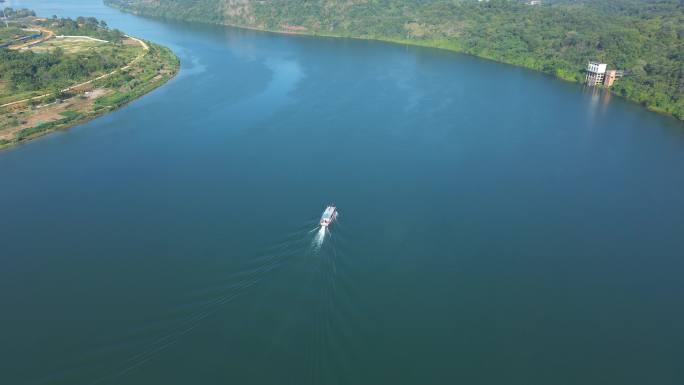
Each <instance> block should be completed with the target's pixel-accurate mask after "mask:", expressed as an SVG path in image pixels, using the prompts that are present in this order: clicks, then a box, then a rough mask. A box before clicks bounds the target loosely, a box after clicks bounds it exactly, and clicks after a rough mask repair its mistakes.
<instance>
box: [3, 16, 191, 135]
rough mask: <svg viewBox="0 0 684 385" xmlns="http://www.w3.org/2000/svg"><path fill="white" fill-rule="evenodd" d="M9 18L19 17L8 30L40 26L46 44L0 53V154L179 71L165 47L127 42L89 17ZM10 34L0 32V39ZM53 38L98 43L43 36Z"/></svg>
mask: <svg viewBox="0 0 684 385" xmlns="http://www.w3.org/2000/svg"><path fill="white" fill-rule="evenodd" d="M13 12H15V14H23V15H27V16H26V17H25V18H23V19H21V21H17V20H16V19H15V20H14V21H15V23H16V24H20V25H21V26H22V28H28V29H33V30H35V29H36V28H42V29H44V31H43V33H44V35H43V36H44V37H48V38H49V39H48V40H47V41H43V42H40V43H39V44H37V45H33V46H31V47H30V48H29V49H22V50H18V49H12V48H0V105H2V104H5V103H9V104H7V105H6V106H4V107H0V148H2V147H6V146H10V145H12V144H15V143H18V142H21V141H25V140H29V139H32V138H35V137H37V136H40V135H43V134H45V133H47V132H50V131H53V130H56V129H64V128H68V127H70V126H73V125H75V124H78V123H81V122H84V121H86V120H89V119H92V118H94V117H96V116H99V115H102V114H104V113H106V112H108V111H111V110H113V109H116V108H118V107H121V106H123V105H125V104H126V103H128V102H130V101H131V100H133V99H136V98H138V97H140V96H142V95H144V94H145V93H147V92H150V91H152V90H153V89H155V88H157V87H159V86H160V85H162V84H163V83H165V82H166V81H167V80H169V79H170V78H171V77H173V76H174V75H175V74H176V73H177V72H178V68H179V67H180V63H179V60H178V58H177V57H176V56H175V55H174V54H173V52H171V50H169V49H168V48H165V47H162V46H159V45H156V44H153V43H150V42H145V43H141V42H140V41H136V40H135V39H132V38H128V37H126V36H125V35H124V34H123V33H121V32H120V31H117V30H110V29H109V28H108V27H107V24H106V23H105V22H102V21H98V20H97V19H95V18H82V17H79V18H77V19H76V20H71V19H57V18H56V17H53V18H52V19H38V18H35V17H33V16H31V15H32V11H27V10H19V11H13ZM17 12H18V13H17ZM11 28H15V27H14V26H12V25H11V26H10V28H6V27H0V33H1V32H2V31H3V30H7V31H8V33H9V30H10V29H11ZM53 33H54V34H55V35H61V34H63V35H72V36H73V35H76V36H89V37H94V38H96V39H101V40H106V41H99V40H92V39H88V38H55V37H52V38H50V37H51V36H53ZM13 47H14V46H13ZM14 48H16V47H14ZM99 77H101V78H100V79H98V80H95V79H96V78H99ZM67 88H69V91H66V89H67ZM34 96H35V97H36V98H34V99H28V98H31V97H34Z"/></svg>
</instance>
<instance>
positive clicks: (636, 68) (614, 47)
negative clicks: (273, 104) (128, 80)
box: [105, 0, 684, 120]
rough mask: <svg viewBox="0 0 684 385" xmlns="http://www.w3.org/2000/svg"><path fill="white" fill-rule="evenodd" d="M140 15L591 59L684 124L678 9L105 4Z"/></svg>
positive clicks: (219, 0) (554, 4)
mask: <svg viewBox="0 0 684 385" xmlns="http://www.w3.org/2000/svg"><path fill="white" fill-rule="evenodd" d="M105 2H106V3H107V4H110V5H112V6H116V7H120V8H122V9H125V10H129V11H132V12H136V13H141V14H146V15H153V16H162V17H168V18H177V19H184V20H191V21H200V22H211V23H217V24H227V25H235V26H243V27H249V28H257V29H263V30H271V31H281V32H295V33H306V34H317V35H331V36H346V37H358V38H369V39H379V40H390V41H398V42H407V43H412V44H419V45H426V46H434V47H440V48H447V49H452V50H455V51H460V52H465V53H469V54H473V55H476V56H480V57H485V58H489V59H493V60H498V61H501V62H505V63H511V64H515V65H520V66H524V67H527V68H532V69H536V70H539V71H543V72H546V73H549V74H553V75H555V76H558V77H560V78H563V79H566V80H573V81H582V80H583V79H584V73H583V70H584V67H585V65H586V62H587V61H588V60H589V59H598V60H601V61H604V62H606V63H608V65H609V67H610V68H617V69H621V70H625V71H626V73H627V76H625V77H624V78H622V79H620V80H619V81H618V82H617V83H616V84H615V85H614V86H613V91H614V92H616V93H617V94H619V95H622V96H624V97H626V98H628V99H630V100H632V101H635V102H638V103H641V104H643V105H645V106H647V107H648V108H650V109H653V110H656V111H660V112H664V113H668V114H672V115H673V116H675V117H677V118H679V119H681V120H684V95H683V94H684V45H683V44H682V38H684V5H683V2H681V1H679V0H555V1H551V0H547V1H544V4H542V5H534V6H531V5H527V4H525V2H524V1H516V0H491V1H488V2H486V1H485V2H479V1H476V0H419V1H416V0H345V1H341V0H308V1H307V0H281V1H276V2H271V1H257V0H195V1H192V2H190V1H187V0H105Z"/></svg>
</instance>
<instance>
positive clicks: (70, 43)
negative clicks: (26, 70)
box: [31, 37, 108, 54]
mask: <svg viewBox="0 0 684 385" xmlns="http://www.w3.org/2000/svg"><path fill="white" fill-rule="evenodd" d="M107 44H108V43H103V42H100V41H97V40H90V39H83V38H71V37H70V38H62V39H51V40H48V41H46V42H43V43H40V44H38V45H35V46H33V47H31V51H33V52H36V53H41V52H47V51H52V50H54V49H58V48H59V49H61V50H62V51H63V52H64V53H66V54H74V53H79V52H84V51H89V50H94V51H98V50H99V49H102V48H103V47H104V46H105V45H107Z"/></svg>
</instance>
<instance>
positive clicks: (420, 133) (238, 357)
mask: <svg viewBox="0 0 684 385" xmlns="http://www.w3.org/2000/svg"><path fill="white" fill-rule="evenodd" d="M12 3H13V4H12V5H13V6H15V7H20V6H26V7H31V8H34V9H36V10H37V11H38V12H39V13H40V14H41V15H47V16H51V15H52V14H57V15H66V16H72V17H73V16H78V15H85V16H91V15H92V16H96V17H98V18H102V19H105V20H106V21H107V22H108V23H109V24H110V25H112V26H114V27H117V28H120V29H122V30H124V31H126V32H127V33H130V34H132V35H136V36H140V37H143V38H146V39H150V40H152V41H156V42H159V43H161V44H164V45H167V46H170V47H171V48H173V49H174V51H175V52H177V53H178V54H179V56H180V57H181V59H182V62H183V65H182V70H181V73H180V74H179V76H178V77H177V78H176V79H174V80H172V81H171V82H170V83H168V84H167V85H166V86H164V87H162V88H160V89H158V90H156V91H154V92H152V93H151V94H149V95H148V96H145V97H143V98H142V99H140V100H137V101H135V102H134V103H131V104H130V105H129V106H127V107H125V108H123V109H121V110H119V111H117V112H114V113H112V114H110V115H107V116H105V117H102V118H99V119H97V120H95V121H92V122H90V123H87V124H84V125H82V126H79V127H76V128H74V129H71V130H69V131H67V132H61V133H57V134H53V135H49V136H47V137H44V138H41V139H39V140H36V141H34V142H31V143H28V144H26V145H22V146H19V147H16V148H12V149H10V150H6V151H2V152H0V173H1V174H2V185H1V186H0V213H1V216H0V240H1V242H0V305H1V308H2V316H1V317H0V330H2V332H0V346H2V347H1V348H0V382H1V383H3V384H13V385H23V384H70V385H71V384H165V385H173V384H192V383H201V384H227V383H235V384H243V385H244V384H282V383H288V384H430V383H433V384H448V383H464V384H583V385H586V384H639V385H641V384H660V385H668V384H672V385H674V384H682V383H684V371H683V370H682V365H681V357H683V356H684V307H683V306H682V298H684V280H682V278H681V277H682V272H683V270H684V262H683V261H684V259H683V258H682V256H683V255H684V252H683V250H684V193H683V191H684V171H683V165H684V127H682V124H681V123H678V122H676V121H674V120H671V119H669V118H666V117H663V116H659V115H656V114H653V113H650V112H648V111H646V110H644V109H642V108H640V107H639V106H636V105H632V104H629V103H627V102H624V101H623V100H620V99H619V98H615V97H613V98H612V99H611V98H610V96H609V95H604V94H600V93H592V92H588V91H583V90H582V89H581V88H579V87H577V86H576V85H573V84H566V83H562V82H559V81H556V80H553V79H551V78H549V77H546V76H544V75H542V74H539V73H534V72H529V71H526V70H523V69H519V68H515V67H510V66H505V65H500V64H497V63H493V62H489V61H484V60H479V59H476V58H472V57H467V56H463V55H458V54H453V53H448V52H441V51H436V50H430V49H420V48H411V47H404V46H399V45H389V44H382V43H376V42H364V41H348V40H332V39H316V38H305V37H292V36H278V35H272V34H265V33H257V32H249V31H242V30H236V29H229V28H220V27H209V26H201V25H192V24H182V23H174V22H164V21H159V20H151V19H145V18H140V17H136V16H133V15H127V14H122V13H120V12H118V11H116V10H113V9H110V8H106V7H104V6H102V5H101V4H98V3H97V2H83V1H76V0H66V1H61V2H45V1H38V0H36V1H13V2H12ZM50 3H53V4H57V5H51V4H50ZM331 201H334V202H335V203H337V205H338V207H339V208H340V212H341V215H340V217H339V221H338V222H337V223H336V224H334V225H333V227H332V229H331V230H332V231H331V232H330V234H321V235H319V234H318V232H317V230H316V224H317V220H318V216H319V215H320V213H321V212H322V210H323V208H324V205H325V204H326V203H328V202H331Z"/></svg>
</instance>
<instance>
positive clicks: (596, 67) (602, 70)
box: [586, 61, 608, 86]
mask: <svg viewBox="0 0 684 385" xmlns="http://www.w3.org/2000/svg"><path fill="white" fill-rule="evenodd" d="M606 67H608V65H607V64H606V63H599V62H595V61H590V62H589V64H587V77H586V81H587V85H588V86H595V85H597V84H602V83H603V78H604V77H605V76H606Z"/></svg>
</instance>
